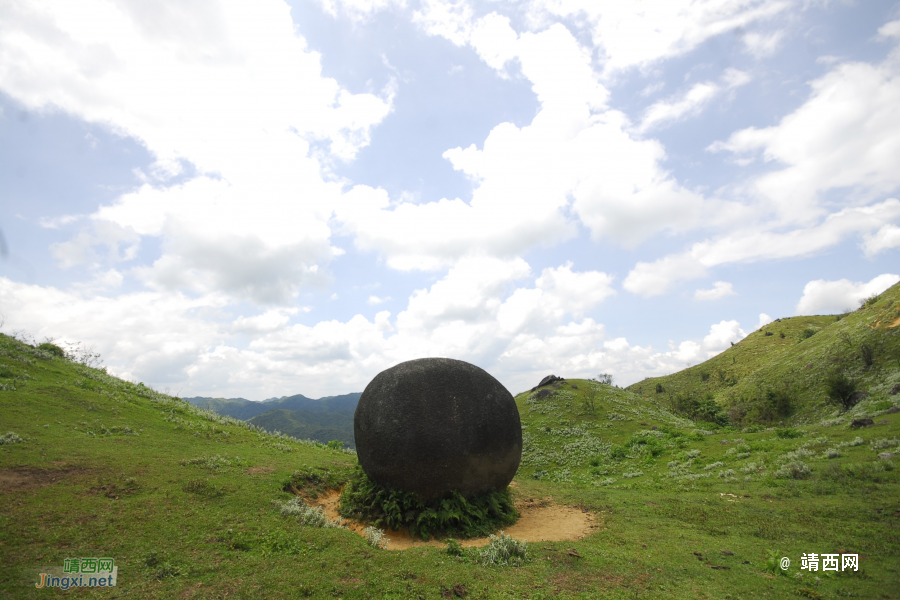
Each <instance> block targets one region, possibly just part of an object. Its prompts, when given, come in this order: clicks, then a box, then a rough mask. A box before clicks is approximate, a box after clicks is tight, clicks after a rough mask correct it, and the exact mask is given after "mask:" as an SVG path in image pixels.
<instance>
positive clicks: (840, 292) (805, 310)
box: [797, 273, 900, 315]
mask: <svg viewBox="0 0 900 600" xmlns="http://www.w3.org/2000/svg"><path fill="white" fill-rule="evenodd" d="M897 282H900V275H895V274H893V273H885V274H883V275H879V276H878V277H875V278H874V279H872V280H871V281H869V282H867V283H866V282H861V281H857V282H853V281H850V280H849V279H839V280H838V281H826V280H824V279H817V280H815V281H810V282H809V283H807V284H806V286H805V287H804V288H803V297H801V298H800V301H799V302H798V303H797V314H798V315H822V314H834V313H843V312H848V311H851V310H854V309H856V308H858V307H859V303H860V301H861V300H865V299H866V298H869V297H870V296H874V295H877V294H880V293H881V292H883V291H884V290H886V289H888V288H889V287H891V286H892V285H894V284H896V283H897Z"/></svg>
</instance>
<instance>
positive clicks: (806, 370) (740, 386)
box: [628, 284, 900, 426]
mask: <svg viewBox="0 0 900 600" xmlns="http://www.w3.org/2000/svg"><path fill="white" fill-rule="evenodd" d="M836 376H837V377H840V376H842V377H844V378H845V379H846V380H847V381H848V382H850V385H852V386H853V388H854V389H855V390H858V391H860V392H864V394H859V396H861V398H860V401H859V402H858V404H857V405H856V406H855V407H853V408H852V410H850V411H848V412H846V413H845V412H844V411H843V408H844V407H843V406H842V404H841V403H840V402H839V401H838V400H836V399H834V398H832V397H830V395H829V380H830V379H832V378H834V377H836ZM897 384H900V284H898V285H895V286H893V287H892V288H890V289H889V290H887V291H885V292H884V293H882V294H881V295H880V296H879V297H877V298H875V299H870V300H869V301H868V302H867V304H866V305H865V306H863V307H861V308H860V309H859V310H856V311H854V312H852V313H850V314H847V315H832V316H814V317H792V318H788V319H779V320H777V321H775V322H773V323H770V324H769V325H766V326H765V327H763V328H761V329H760V330H758V331H755V332H753V333H751V334H750V335H748V336H747V337H746V338H744V339H743V340H741V341H740V342H739V343H737V344H735V345H734V346H733V347H731V348H729V349H728V350H726V351H725V352H722V353H721V354H719V355H717V356H715V357H713V358H711V359H710V360H708V361H706V362H704V363H702V364H699V365H696V366H693V367H690V368H688V369H685V370H683V371H679V372H678V373H674V374H672V375H667V376H665V377H654V378H650V379H645V380H644V381H641V382H639V383H636V384H634V385H631V386H629V387H628V390H629V391H632V392H634V393H636V394H638V395H640V396H643V397H653V398H655V399H656V400H657V401H658V402H660V403H661V404H662V405H663V406H666V407H667V408H670V409H671V410H674V411H677V412H680V413H681V414H685V415H688V416H692V417H694V418H696V419H701V420H706V421H712V422H715V421H718V422H719V423H721V424H724V423H731V424H733V425H736V426H749V425H754V424H772V423H793V424H801V423H807V424H808V423H814V422H816V421H820V420H822V419H829V418H840V419H843V420H844V421H847V420H848V419H851V418H857V417H860V416H864V415H865V414H867V413H870V412H873V411H878V410H879V409H881V408H882V407H885V406H889V405H890V403H891V401H892V400H891V397H890V395H891V390H892V388H894V386H896V385H897ZM863 396H864V397H863Z"/></svg>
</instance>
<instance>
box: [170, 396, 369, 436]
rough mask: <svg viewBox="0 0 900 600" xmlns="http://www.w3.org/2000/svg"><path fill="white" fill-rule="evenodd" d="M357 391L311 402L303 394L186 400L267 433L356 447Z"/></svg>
mask: <svg viewBox="0 0 900 600" xmlns="http://www.w3.org/2000/svg"><path fill="white" fill-rule="evenodd" d="M361 395H362V394H361V393H359V392H356V393H353V394H342V395H340V396H326V397H324V398H319V399H318V400H314V399H312V398H307V397H306V396H304V395H303V394H296V395H294V396H282V397H281V398H269V399H268V400H263V401H262V402H254V401H252V400H247V399H245V398H207V397H204V396H195V397H193V398H184V400H185V401H187V402H189V403H191V404H193V405H194V406H197V407H199V408H206V409H208V410H211V411H213V412H217V413H219V414H220V415H227V416H229V417H234V418H235V419H240V420H242V421H248V422H250V423H253V424H254V425H258V426H260V427H262V428H263V429H265V430H266V431H280V432H281V433H285V434H287V435H290V436H292V437H295V438H299V439H310V440H315V441H317V442H322V443H323V444H324V443H328V442H330V441H332V440H338V441H341V442H344V447H346V448H356V442H355V440H354V438H353V413H354V412H355V411H356V405H357V403H359V397H360V396H361Z"/></svg>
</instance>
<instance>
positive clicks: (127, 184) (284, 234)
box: [0, 0, 900, 400]
mask: <svg viewBox="0 0 900 600" xmlns="http://www.w3.org/2000/svg"><path fill="white" fill-rule="evenodd" d="M897 106H900V3H892V2H850V1H843V2H838V1H827V0H821V1H815V0H802V1H801V0H797V1H792V0H707V1H694V2H689V1H687V0H668V1H665V2H617V3H600V2H594V1H589V0H518V1H517V0H495V1H485V2H480V3H479V2H468V1H466V0H459V1H457V2H442V1H439V0H370V1H363V0H304V1H300V0H297V1H293V2H287V3H286V2H283V1H280V0H254V1H253V2H240V1H228V2H204V1H198V2H192V3H183V2H166V1H162V0H159V1H155V2H141V3H133V2H125V1H115V0H82V1H79V2H73V3H63V4H60V3H54V2H39V1H31V0H30V1H28V2H8V3H5V4H4V5H3V7H2V8H0V231H2V234H3V237H4V240H5V242H6V248H7V252H6V254H5V256H3V257H2V260H0V314H2V330H3V331H4V332H6V333H15V332H19V333H20V334H27V335H31V336H33V337H34V339H36V340H37V341H42V340H44V339H52V340H56V341H57V342H58V343H60V344H63V345H65V344H72V343H76V342H80V343H81V344H82V345H85V346H90V347H93V348H94V349H96V350H97V351H99V352H100V353H101V354H102V356H103V358H104V360H105V364H106V365H107V367H108V368H109V370H110V371H111V372H113V373H115V374H117V375H120V376H123V377H126V378H128V379H132V380H135V381H142V382H144V383H147V384H149V385H153V386H154V387H157V388H160V389H168V390H170V391H171V392H173V393H180V394H181V395H184V396H188V395H190V396H193V395H211V396H225V397H234V396H243V397H246V398H250V399H254V400H259V399H263V398H267V397H271V396H281V395H284V394H293V393H303V394H306V395H308V396H312V397H318V396H323V395H330V394H339V393H346V392H351V391H361V390H362V389H363V388H364V387H365V385H366V384H367V383H368V382H369V381H370V380H371V378H372V377H374V375H376V374H377V373H378V372H380V371H381V370H383V369H385V368H388V367H390V366H392V365H394V364H396V363H398V362H401V361H404V360H410V359H413V358H420V357H424V356H447V357H451V358H457V359H461V360H467V361H469V362H472V363H474V364H476V365H478V366H480V367H482V368H484V369H485V370H487V371H488V372H490V373H491V374H493V375H494V376H495V377H497V378H498V379H500V381H501V382H503V384H504V385H506V386H507V387H508V388H509V389H510V390H511V391H512V392H513V393H517V392H519V391H522V390H523V389H525V388H528V387H531V386H533V385H535V384H536V382H537V381H538V380H540V378H541V377H543V376H544V375H547V374H549V373H555V374H557V375H562V376H566V377H591V376H595V375H597V374H598V373H601V372H608V373H612V374H613V375H614V377H615V381H616V382H617V383H620V384H629V383H632V382H634V381H638V380H641V379H643V378H644V377H648V376H654V375H660V374H665V373H670V372H674V371H677V370H680V369H682V368H685V367H686V366H689V365H692V364H697V363H698V362H702V361H703V360H706V359H707V358H709V357H710V356H713V355H715V354H716V353H718V352H721V351H722V350H724V349H725V348H727V347H729V345H730V343H731V342H736V341H738V340H740V339H741V338H742V337H743V336H745V335H747V334H748V333H750V332H752V331H754V330H755V329H757V328H758V327H760V326H761V325H763V324H765V323H767V322H768V321H769V320H772V319H775V318H779V317H786V316H792V315H797V314H829V313H838V312H843V311H845V310H847V309H851V308H855V307H856V306H858V303H859V301H860V300H861V299H863V298H866V297H868V296H870V295H872V294H876V293H879V292H880V291H882V290H884V289H886V288H887V287H889V286H890V285H892V284H894V283H896V282H897V281H900V275H898V273H900V261H898V257H900V200H898V188H900V169H898V168H897V165H898V164H900V112H898V111H897V110H896V107H897Z"/></svg>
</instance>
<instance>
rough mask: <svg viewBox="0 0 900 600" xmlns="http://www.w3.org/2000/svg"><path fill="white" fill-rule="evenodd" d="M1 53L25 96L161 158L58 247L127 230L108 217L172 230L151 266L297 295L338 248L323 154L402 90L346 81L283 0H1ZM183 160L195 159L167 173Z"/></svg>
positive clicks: (70, 256) (74, 254) (245, 294)
mask: <svg viewBox="0 0 900 600" xmlns="http://www.w3.org/2000/svg"><path fill="white" fill-rule="evenodd" d="M88 15H89V17H88ZM0 53H2V54H3V56H4V68H3V69H2V70H0V89H2V90H3V91H4V93H6V94H8V95H9V96H10V97H12V98H14V99H15V100H16V101H18V102H20V103H21V104H23V105H24V106H25V107H27V108H28V109H29V110H35V111H50V110H61V111H64V112H66V113H68V114H70V115H72V116H74V117H76V118H79V119H82V120H84V121H87V122H89V123H95V124H99V125H102V126H106V127H108V128H110V129H111V130H113V131H115V132H116V133H119V134H121V135H127V136H130V137H132V138H134V139H136V140H138V141H139V142H140V143H142V144H143V145H144V146H145V147H146V148H147V149H148V150H149V151H150V152H151V154H152V155H153V156H154V158H155V163H154V164H153V165H151V168H150V169H149V170H150V175H149V176H147V177H146V185H144V186H143V187H142V188H140V189H139V190H137V191H135V192H133V193H129V194H125V195H124V196H122V197H120V198H119V199H117V200H116V201H114V202H113V203H112V204H110V205H109V206H106V207H103V208H101V209H100V210H99V211H98V212H97V213H96V214H95V215H93V217H94V218H93V219H92V221H93V223H92V224H91V225H89V226H88V227H87V229H85V230H83V231H82V232H81V233H78V234H76V235H75V237H74V238H73V239H72V240H71V241H70V242H67V243H63V244H60V245H59V246H58V247H57V248H56V249H55V250H54V252H55V254H56V255H57V257H58V258H59V260H60V261H61V262H62V263H63V264H64V265H71V264H77V263H79V262H82V263H84V262H89V261H93V260H96V258H95V256H94V255H93V254H92V251H91V247H93V246H97V245H104V244H106V245H107V246H110V245H111V244H112V243H120V242H121V240H119V241H116V240H113V241H112V242H111V241H110V240H111V238H110V235H111V234H110V233H109V228H108V226H105V225H102V223H103V222H108V223H111V224H115V225H117V226H119V227H120V228H122V230H124V231H134V232H137V233H138V234H139V235H141V236H160V237H162V239H163V247H164V248H165V254H164V255H163V256H162V257H161V258H160V261H158V264H156V265H154V267H152V268H151V269H150V270H149V271H148V272H145V273H143V274H142V275H143V276H144V278H145V279H146V280H147V281H152V282H153V283H154V284H155V285H157V286H161V287H169V286H171V285H176V286H182V285H184V282H185V281H196V282H199V283H198V286H199V288H200V289H202V291H203V292H208V291H213V290H220V291H225V292H227V293H233V294H236V295H237V296H238V297H239V298H241V299H244V300H250V301H253V302H262V303H268V302H284V301H286V299H287V298H290V297H291V296H292V295H293V294H294V293H296V291H297V289H298V288H299V287H300V286H302V285H304V284H305V283H308V282H310V281H315V277H312V278H311V277H310V273H314V272H315V270H316V268H317V267H318V266H319V265H324V264H326V263H327V262H328V260H329V259H330V258H331V257H332V256H334V254H335V249H333V248H331V247H330V246H329V244H328V238H329V235H330V230H329V227H328V225H327V221H328V219H329V217H330V214H331V208H332V207H331V203H332V202H333V200H334V199H335V198H336V197H338V195H339V194H340V187H339V185H338V184H336V183H328V182H326V181H325V180H324V179H323V173H322V171H323V168H322V164H321V162H320V160H319V158H321V159H323V160H334V159H337V160H349V159H352V158H353V157H354V156H355V155H356V153H357V152H358V150H359V149H360V148H362V147H363V146H365V145H367V144H368V143H369V135H370V133H369V132H370V130H371V128H372V126H374V125H375V124H377V123H379V122H380V121H381V120H382V119H383V118H384V117H385V116H386V115H387V114H388V112H389V111H390V109H391V101H392V100H391V98H392V93H393V92H392V91H391V90H390V88H386V91H385V92H384V93H383V94H382V95H381V96H378V95H374V94H351V93H349V92H348V91H347V90H346V89H343V88H342V87H341V86H340V85H339V84H338V83H337V82H336V81H335V80H333V79H330V78H327V77H323V76H322V73H321V64H320V59H319V55H318V54H317V53H315V52H312V51H310V50H309V49H308V48H307V46H306V42H305V40H304V39H303V38H301V37H299V36H297V35H296V34H295V32H294V26H293V22H292V21H291V17H290V9H289V7H288V6H287V5H285V4H284V3H282V2H279V1H277V0H261V1H260V2H252V3H248V2H240V1H238V0H230V1H227V2H215V3H207V2H198V3H188V4H184V3H164V2H153V3H128V2H125V3H121V2H112V1H108V0H87V1H86V2H81V3H78V5H77V6H76V5H75V4H71V3H64V4H60V3H55V2H29V3H24V4H23V3H18V4H16V3H13V4H6V5H4V8H2V9H0ZM312 142H318V143H319V144H320V145H319V146H318V147H320V148H324V150H322V151H321V152H320V153H319V154H314V153H313V152H311V150H310V148H311V146H310V144H311V143H312ZM322 144H324V146H322ZM322 152H324V154H323V153H322ZM185 162H187V163H191V164H192V165H193V166H194V167H195V168H196V171H197V172H198V173H199V175H198V176H197V177H195V178H194V179H193V180H191V181H189V182H187V183H185V184H181V185H175V186H168V185H166V182H167V181H169V180H170V179H171V178H172V177H173V176H174V175H177V174H178V173H179V172H181V171H182V169H183V166H184V163H185ZM272 215H277V217H274V218H273V217H272ZM104 227H106V229H104ZM128 242H129V244H130V246H129V247H134V245H135V244H133V243H131V240H128ZM236 249H239V250H240V253H241V256H240V258H241V260H242V265H243V266H240V265H239V266H238V268H236V269H233V268H232V266H231V261H232V260H234V259H235V258H236V256H235V252H236ZM128 258H129V257H128V256H120V257H119V259H121V260H127V259H128ZM298 265H299V266H298ZM231 271H237V273H232V272H231ZM179 274H180V278H179V277H176V275H179ZM198 286H192V287H189V288H188V289H192V290H195V291H196V289H197V288H198Z"/></svg>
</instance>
